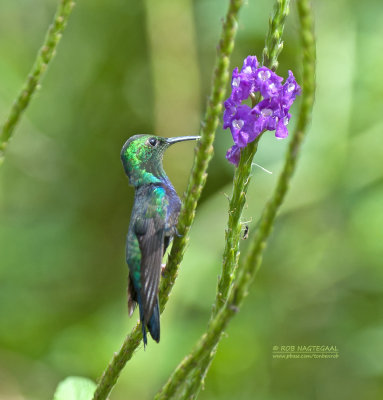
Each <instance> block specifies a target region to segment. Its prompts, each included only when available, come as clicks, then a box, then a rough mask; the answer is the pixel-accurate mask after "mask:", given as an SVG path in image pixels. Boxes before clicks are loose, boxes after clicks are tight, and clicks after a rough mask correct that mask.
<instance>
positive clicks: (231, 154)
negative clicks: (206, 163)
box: [226, 145, 241, 167]
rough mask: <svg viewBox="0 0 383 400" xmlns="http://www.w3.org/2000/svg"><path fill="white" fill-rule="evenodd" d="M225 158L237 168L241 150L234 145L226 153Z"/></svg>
mask: <svg viewBox="0 0 383 400" xmlns="http://www.w3.org/2000/svg"><path fill="white" fill-rule="evenodd" d="M226 158H227V160H228V161H229V162H231V163H232V164H234V165H235V166H237V167H238V163H239V159H240V158H241V149H240V148H239V147H238V146H236V145H234V146H232V147H230V149H229V150H228V151H227V153H226Z"/></svg>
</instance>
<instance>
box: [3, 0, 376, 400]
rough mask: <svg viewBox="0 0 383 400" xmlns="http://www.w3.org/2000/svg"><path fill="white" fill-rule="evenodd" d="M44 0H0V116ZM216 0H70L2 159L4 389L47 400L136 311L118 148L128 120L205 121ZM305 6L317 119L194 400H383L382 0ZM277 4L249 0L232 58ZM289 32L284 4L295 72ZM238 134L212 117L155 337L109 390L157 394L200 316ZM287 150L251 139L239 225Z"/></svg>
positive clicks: (98, 358)
mask: <svg viewBox="0 0 383 400" xmlns="http://www.w3.org/2000/svg"><path fill="white" fill-rule="evenodd" d="M56 3H57V2H56V1H55V0H38V1H36V0H33V1H32V0H2V1H1V3H0V120H1V121H3V120H4V118H5V116H6V115H7V112H8V110H9V107H10V105H11V103H12V101H13V99H14V98H15V96H16V94H17V93H18V90H19V89H20V87H21V85H22V83H23V81H24V79H25V77H26V75H27V74H28V72H29V70H30V67H31V65H32V63H33V60H34V57H35V54H36V51H37V49H38V48H39V46H40V45H41V43H42V40H43V37H44V34H45V31H46V29H47V27H48V25H49V23H50V21H51V19H52V16H53V14H54V11H55V7H56ZM226 8H227V1H221V0H194V1H191V0H178V1H170V0H164V1H161V2H159V1H155V0H146V1H144V2H137V1H136V2H135V1H127V0H125V1H123V0H109V1H107V2H105V1H101V0H88V1H78V4H77V6H76V7H75V9H74V12H73V15H72V17H71V19H70V21H69V25H68V28H67V31H66V32H65V34H64V37H63V40H62V42H61V43H60V46H59V49H58V53H57V57H56V58H55V59H54V60H53V62H52V64H51V66H50V68H49V71H48V74H47V76H46V79H45V80H44V82H43V85H42V89H41V91H40V92H39V93H38V94H37V96H36V97H35V98H34V100H33V101H32V103H31V106H30V107H29V108H28V111H27V113H26V114H25V116H24V117H23V119H22V122H21V124H20V125H19V126H18V128H17V132H16V134H15V137H14V139H13V140H12V143H11V145H10V146H9V151H8V152H7V155H6V161H5V163H4V165H3V167H2V168H1V169H0V399H1V400H22V399H28V400H29V399H31V400H35V399H36V400H40V399H50V398H51V397H52V395H53V392H54V388H55V387H56V385H57V383H58V382H59V381H60V380H61V379H63V378H64V377H66V376H68V375H83V376H87V377H90V378H91V379H93V380H96V379H97V378H98V377H99V376H100V374H101V373H102V370H103V369H104V367H105V366H106V364H107V363H108V361H109V359H110V357H111V355H112V354H113V352H114V351H116V350H118V348H119V346H120V344H121V343H122V340H123V338H124V336H125V335H126V333H127V332H128V331H129V330H130V329H131V327H132V326H133V325H134V324H135V322H136V320H137V318H138V315H137V314H135V315H134V317H133V319H129V317H128V313H127V306H126V277H127V269H126V266H125V260H124V245H125V235H126V232H127V228H128V224H129V215H130V209H131V205H132V199H133V190H132V188H131V187H129V185H128V181H127V179H126V177H125V176H124V173H123V169H122V166H121V163H120V158H119V153H120V149H121V147H122V144H123V143H124V141H125V140H126V139H127V138H128V137H129V136H130V135H132V134H137V133H156V134H160V135H163V136H176V135H184V134H195V133H197V132H198V130H199V123H200V122H199V121H200V119H201V117H202V115H203V111H204V108H205V103H206V98H207V95H208V93H209V85H210V81H211V74H212V67H213V63H214V59H215V54H216V45H217V40H218V36H219V33H220V28H221V22H220V21H221V18H222V17H223V16H224V14H225V12H226ZM314 8H315V14H316V36H317V39H318V43H317V46H318V48H317V50H318V63H317V81H318V88H317V96H316V105H315V109H314V114H313V122H312V126H311V129H310V131H309V134H308V137H307V140H306V142H305V145H304V149H303V150H304V151H303V153H302V156H301V160H300V164H299V166H298V171H297V173H296V175H295V177H294V180H293V182H292V186H291V191H290V192H289V195H288V198H287V201H286V203H285V204H284V206H283V208H282V210H281V213H280V215H279V218H278V221H277V223H276V226H275V229H274V232H273V235H272V237H271V240H270V242H269V245H268V248H267V251H266V254H265V259H264V263H263V266H262V268H261V271H260V273H259V274H258V277H257V279H256V282H255V284H254V286H253V290H252V292H251V293H250V295H249V297H248V298H247V300H246V303H245V305H244V307H243V309H242V310H241V312H240V313H239V314H238V316H237V317H236V318H235V319H234V320H233V321H232V324H231V325H230V327H229V328H228V330H227V337H225V338H224V339H223V340H222V343H221V346H220V348H219V352H218V355H217V357H216V360H215V362H214V364H213V366H212V368H211V370H210V372H209V374H208V376H207V379H206V387H205V390H204V391H203V392H201V395H200V398H201V399H219V400H224V399H233V398H235V399H244V400H245V399H246V400H247V399H262V400H265V399H270V400H293V399H294V400H295V399H320V400H322V399H323V400H325V399H326V400H329V399H337V400H341V399H360V398H363V399H379V398H383V362H382V359H383V315H382V314H383V311H382V310H383V269H382V266H383V240H382V236H383V235H382V233H383V212H382V209H383V201H382V198H383V168H382V165H383V163H382V160H383V146H382V131H383V113H382V109H383V74H382V70H383V40H382V38H383V5H382V2H381V1H380V0H375V1H374V0H369V1H364V2H360V1H356V0H355V1H346V0H341V1H336V2H333V1H330V0H326V1H321V2H320V1H316V2H314ZM271 9H272V2H270V1H267V0H258V1H249V2H248V4H247V5H245V6H244V8H243V10H242V12H241V15H240V21H239V32H238V36H237V42H236V48H235V51H234V55H233V59H232V67H233V68H234V67H235V66H237V65H241V64H242V59H243V58H244V57H246V56H247V55H249V54H256V55H257V56H258V57H260V56H261V51H262V48H263V42H264V36H265V33H266V30H267V20H268V16H269V14H270V12H271ZM298 33H299V27H298V20H297V16H296V12H295V7H294V2H293V6H292V12H291V15H290V17H289V19H288V23H287V27H286V31H285V47H284V51H283V52H282V55H281V57H280V68H279V73H280V74H281V75H283V76H285V77H286V76H287V70H288V69H292V70H293V71H294V73H295V74H296V76H297V80H298V81H299V82H301V80H300V77H301V74H300V64H299V63H300V49H299V37H298ZM297 110H298V105H295V106H294V107H293V115H294V116H295V115H296V113H297ZM294 116H293V118H292V122H291V124H290V131H291V130H292V128H293V123H294ZM230 142H231V137H230V134H229V133H228V132H226V131H225V132H224V131H222V129H221V128H219V129H218V132H217V137H216V141H215V157H214V159H213V161H212V163H211V167H210V170H209V179H208V181H207V186H206V188H205V190H204V193H203V198H202V201H201V203H200V206H199V208H198V210H197V217H196V220H195V222H194V226H193V229H192V234H191V240H190V244H189V246H188V250H187V254H186V257H185V259H184V262H183V263H182V267H181V270H180V274H179V278H178V280H177V283H176V286H175V288H174V290H173V293H172V296H171V299H170V301H169V304H168V307H167V309H166V311H165V313H164V314H163V316H162V337H161V343H160V344H159V345H157V344H155V343H154V342H152V341H150V342H149V346H148V348H147V350H146V351H143V348H142V347H141V348H140V349H139V351H137V353H136V355H135V357H134V358H133V359H132V361H131V362H129V363H128V365H127V367H126V368H125V370H124V372H123V374H122V376H121V379H120V381H119V383H118V385H117V386H116V388H115V390H114V391H113V393H112V396H111V399H112V400H122V399H140V400H141V399H142V400H145V399H150V398H152V396H153V395H154V393H155V392H156V391H157V390H158V389H159V388H160V386H161V385H162V384H163V383H164V382H165V380H166V379H167V377H168V375H169V374H170V372H171V371H172V370H173V369H174V367H175V366H176V365H177V364H178V362H179V361H180V360H181V359H182V357H183V356H184V355H186V354H187V352H189V350H190V349H191V347H192V345H193V343H194V342H195V341H196V340H197V339H198V338H199V336H200V335H201V334H202V333H203V331H204V330H205V328H206V324H207V321H208V318H209V313H210V310H211V306H212V302H213V299H214V295H215V288H216V281H217V275H218V274H219V271H220V265H221V257H222V250H223V244H224V226H225V224H226V219H227V214H226V213H227V200H226V197H225V194H230V183H231V179H232V174H233V168H232V166H231V165H230V164H228V163H227V162H226V160H225V158H224V155H225V151H226V149H227V148H228V147H229V146H230ZM286 146H287V141H277V140H276V139H275V138H274V136H273V134H272V133H270V134H268V135H267V136H266V135H265V136H264V138H263V139H262V143H261V145H260V148H259V151H258V154H257V156H256V162H257V163H258V164H261V165H262V166H264V167H265V168H267V169H269V170H271V171H273V175H269V174H267V173H265V172H263V171H262V170H260V169H257V168H256V169H254V174H253V181H252V183H251V188H250V191H249V194H248V196H247V198H248V207H247V209H246V212H245V214H246V215H245V218H244V220H250V219H251V220H252V223H251V224H250V235H251V231H252V229H254V225H255V222H256V220H257V217H258V216H259V213H260V210H261V209H262V206H263V204H264V203H265V201H266V199H267V198H268V197H269V195H270V192H271V189H272V187H273V185H274V183H275V181H276V178H277V176H278V171H279V170H280V167H281V162H282V160H283V154H284V151H285V149H286ZM192 155H193V144H191V143H185V144H180V145H178V146H174V148H172V149H170V150H169V151H168V153H167V155H166V157H165V169H166V171H167V172H168V174H169V176H170V178H171V179H172V181H173V182H174V183H175V186H176V189H177V190H178V193H179V194H181V193H182V192H183V190H184V188H185V185H186V181H187V178H188V172H189V170H190V167H191V163H192ZM249 240H251V239H249ZM249 240H248V241H249ZM242 244H243V247H246V245H247V242H245V241H243V242H242ZM280 345H336V346H337V347H338V349H339V352H340V357H339V359H337V360H273V359H272V348H273V346H280Z"/></svg>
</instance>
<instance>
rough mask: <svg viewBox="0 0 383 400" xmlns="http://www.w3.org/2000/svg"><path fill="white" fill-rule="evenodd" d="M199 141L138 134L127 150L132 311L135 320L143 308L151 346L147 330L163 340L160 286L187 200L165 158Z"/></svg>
mask: <svg viewBox="0 0 383 400" xmlns="http://www.w3.org/2000/svg"><path fill="white" fill-rule="evenodd" d="M199 138H200V137H199V136H180V137H173V138H163V137H160V136H150V135H135V136H132V137H130V138H129V139H128V140H127V141H126V143H125V144H124V146H123V147H122V150H121V160H122V164H123V166H124V170H125V173H126V175H127V176H128V178H129V183H130V185H132V186H133V187H134V191H135V193H134V204H133V209H132V214H131V217H130V223H129V230H128V235H127V239H126V262H127V264H128V268H129V278H128V310H129V315H130V316H132V314H133V311H134V309H135V308H136V305H137V304H138V308H139V314H140V321H141V325H142V336H143V340H144V346H146V345H147V335H146V328H147V329H148V330H149V332H150V335H151V337H152V338H153V340H155V341H156V342H157V343H158V342H159V341H160V310H159V304H158V286H159V282H160V276H161V263H162V258H163V256H164V254H165V251H166V249H167V247H168V246H169V244H170V242H171V240H172V238H173V236H174V235H176V234H177V228H176V226H177V220H178V214H179V212H180V209H181V200H180V198H179V197H178V195H177V193H176V191H175V189H174V187H173V185H172V183H171V182H170V180H169V178H168V177H167V175H166V173H165V171H164V169H163V166H162V158H163V154H164V152H165V150H166V149H167V148H168V147H169V146H171V145H172V144H174V143H179V142H183V141H186V140H197V139H199Z"/></svg>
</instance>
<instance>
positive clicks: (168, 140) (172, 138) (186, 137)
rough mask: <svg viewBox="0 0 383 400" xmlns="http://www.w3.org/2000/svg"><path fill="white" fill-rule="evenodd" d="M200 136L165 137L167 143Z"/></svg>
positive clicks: (196, 138)
mask: <svg viewBox="0 0 383 400" xmlns="http://www.w3.org/2000/svg"><path fill="white" fill-rule="evenodd" d="M200 138H201V136H176V137H171V138H167V139H166V141H167V142H168V143H169V145H171V144H174V143H178V142H184V141H186V140H198V139H200Z"/></svg>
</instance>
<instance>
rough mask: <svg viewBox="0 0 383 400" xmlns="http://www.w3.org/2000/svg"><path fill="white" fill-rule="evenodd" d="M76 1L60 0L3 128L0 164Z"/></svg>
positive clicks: (0, 143)
mask: <svg viewBox="0 0 383 400" xmlns="http://www.w3.org/2000/svg"><path fill="white" fill-rule="evenodd" d="M74 5H75V2H74V1H73V0H60V1H59V4H58V6H57V10H56V14H55V16H54V18H53V22H52V24H51V25H50V27H49V29H48V32H47V34H46V36H45V39H44V43H43V45H42V47H41V48H40V50H39V52H38V53H37V57H36V60H35V63H34V65H33V67H32V70H31V72H30V73H29V75H28V78H27V80H26V82H25V83H24V86H23V88H22V89H21V91H20V93H19V95H18V96H17V98H16V100H15V102H14V103H13V105H12V108H11V110H10V112H9V115H8V117H7V119H6V121H5V123H4V125H3V126H2V128H1V132H0V165H1V164H2V163H3V161H4V152H5V149H6V148H7V145H8V143H9V140H10V139H11V137H12V135H13V133H14V130H15V128H16V126H17V124H18V122H19V121H20V118H21V116H22V114H23V112H24V111H25V109H26V108H27V107H28V104H29V103H30V101H31V98H32V96H33V94H34V93H35V91H36V89H37V88H38V87H39V84H40V82H41V80H42V78H43V76H44V73H45V71H46V69H47V67H48V65H49V63H50V61H51V60H52V58H53V56H54V55H55V53H56V48H57V45H58V44H59V42H60V39H61V36H62V33H63V31H64V29H65V26H66V24H67V22H68V19H69V16H70V14H71V12H72V9H73V6H74Z"/></svg>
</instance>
